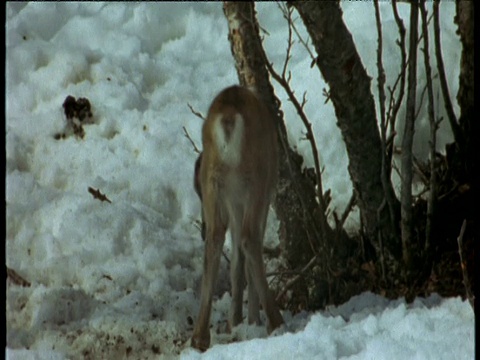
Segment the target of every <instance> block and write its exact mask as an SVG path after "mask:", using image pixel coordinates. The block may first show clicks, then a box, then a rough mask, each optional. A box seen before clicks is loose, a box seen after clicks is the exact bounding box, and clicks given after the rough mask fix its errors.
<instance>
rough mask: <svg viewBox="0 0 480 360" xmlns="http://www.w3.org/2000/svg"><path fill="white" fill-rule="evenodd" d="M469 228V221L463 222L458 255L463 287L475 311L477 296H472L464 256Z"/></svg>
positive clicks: (458, 240)
mask: <svg viewBox="0 0 480 360" xmlns="http://www.w3.org/2000/svg"><path fill="white" fill-rule="evenodd" d="M466 228H467V220H463V223H462V228H461V229H460V235H458V237H457V242H458V254H459V255H460V266H461V268H462V275H463V285H464V286H465V292H466V293H467V298H468V302H469V303H470V306H471V307H472V309H473V310H474V311H475V307H474V302H475V295H473V294H472V287H471V285H470V280H469V278H468V272H467V262H466V261H465V258H464V256H463V235H464V234H465V229H466Z"/></svg>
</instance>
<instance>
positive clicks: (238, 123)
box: [213, 114, 244, 167]
mask: <svg viewBox="0 0 480 360" xmlns="http://www.w3.org/2000/svg"><path fill="white" fill-rule="evenodd" d="M222 117H223V114H219V115H218V116H217V118H216V119H215V121H214V125H213V133H214V140H215V144H216V145H217V149H218V154H219V155H220V159H221V160H222V161H223V162H224V163H225V164H226V165H228V166H232V167H235V166H238V165H239V164H240V161H241V160H242V139H243V132H244V121H243V117H242V115H240V114H235V123H234V125H233V130H231V134H230V136H229V137H227V135H226V134H225V129H224V127H223V123H222Z"/></svg>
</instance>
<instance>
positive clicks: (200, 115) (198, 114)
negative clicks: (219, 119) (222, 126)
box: [187, 103, 205, 121]
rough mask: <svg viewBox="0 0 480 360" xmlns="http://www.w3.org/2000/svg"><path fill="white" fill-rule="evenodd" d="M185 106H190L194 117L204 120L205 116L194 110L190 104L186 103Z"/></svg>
mask: <svg viewBox="0 0 480 360" xmlns="http://www.w3.org/2000/svg"><path fill="white" fill-rule="evenodd" d="M187 106H188V107H189V108H190V111H191V112H192V114H193V115H195V116H196V117H199V118H200V119H202V120H203V121H205V116H203V115H202V114H201V113H200V112H198V111H196V110H195V109H194V108H193V106H192V105H190V104H189V103H187Z"/></svg>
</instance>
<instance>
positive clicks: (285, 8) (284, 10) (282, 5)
mask: <svg viewBox="0 0 480 360" xmlns="http://www.w3.org/2000/svg"><path fill="white" fill-rule="evenodd" d="M277 4H278V7H279V8H280V10H281V11H282V14H283V17H284V18H285V19H287V21H288V15H287V14H288V13H289V12H290V14H291V10H290V8H288V6H287V5H286V4H285V3H280V2H279V3H277ZM290 16H291V15H290ZM291 25H292V29H293V31H294V32H295V35H297V38H298V40H299V41H300V43H301V44H302V45H303V46H304V47H305V49H306V50H307V52H308V54H309V55H310V58H311V59H312V64H314V63H315V62H316V59H317V57H316V56H315V55H314V54H313V52H312V50H311V49H310V47H309V46H308V41H305V40H304V39H303V37H302V36H301V35H300V32H299V31H298V29H297V27H296V26H295V21H292V22H291ZM312 66H313V65H312Z"/></svg>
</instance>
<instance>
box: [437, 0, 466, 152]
mask: <svg viewBox="0 0 480 360" xmlns="http://www.w3.org/2000/svg"><path fill="white" fill-rule="evenodd" d="M439 3H440V1H434V2H433V33H434V35H435V37H434V41H435V57H436V59H437V69H438V75H439V77H440V87H441V89H442V95H443V101H444V102H445V110H446V112H447V116H448V121H449V123H450V127H451V128H452V132H453V137H454V138H455V142H456V143H460V142H461V141H462V130H461V128H460V125H459V124H458V120H457V117H456V116H455V112H454V111H453V105H452V100H451V99H450V93H449V90H448V83H447V78H446V75H445V66H444V64H443V56H442V45H441V41H440V15H439Z"/></svg>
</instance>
